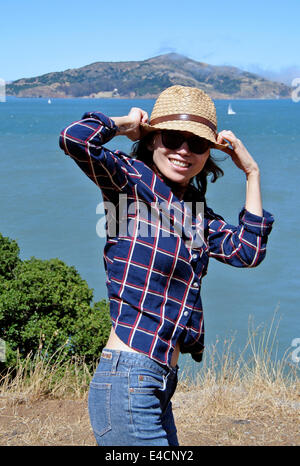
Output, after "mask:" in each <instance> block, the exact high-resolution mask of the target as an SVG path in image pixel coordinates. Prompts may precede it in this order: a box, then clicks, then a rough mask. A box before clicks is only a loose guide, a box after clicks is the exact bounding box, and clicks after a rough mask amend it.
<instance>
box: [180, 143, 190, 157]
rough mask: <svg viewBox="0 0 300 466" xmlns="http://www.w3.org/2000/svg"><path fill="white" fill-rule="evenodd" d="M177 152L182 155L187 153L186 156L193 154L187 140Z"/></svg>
mask: <svg viewBox="0 0 300 466" xmlns="http://www.w3.org/2000/svg"><path fill="white" fill-rule="evenodd" d="M177 152H178V153H180V154H181V155H186V156H187V155H190V154H191V151H190V148H189V145H188V143H187V141H183V143H182V144H181V146H180V147H179V148H178V149H177Z"/></svg>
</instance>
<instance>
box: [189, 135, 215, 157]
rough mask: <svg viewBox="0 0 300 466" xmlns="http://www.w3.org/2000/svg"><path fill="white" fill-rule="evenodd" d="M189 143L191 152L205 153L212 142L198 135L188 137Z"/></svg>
mask: <svg viewBox="0 0 300 466" xmlns="http://www.w3.org/2000/svg"><path fill="white" fill-rule="evenodd" d="M187 142H188V145H189V148H190V151H191V152H194V154H203V153H204V152H206V151H207V149H208V148H209V146H210V143H209V141H208V140H207V139H202V138H199V137H197V136H195V137H193V138H190V139H188V141H187Z"/></svg>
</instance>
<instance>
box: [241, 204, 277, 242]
mask: <svg viewBox="0 0 300 466" xmlns="http://www.w3.org/2000/svg"><path fill="white" fill-rule="evenodd" d="M239 221H240V224H241V225H244V227H245V230H247V231H249V232H250V233H254V234H255V235H258V236H268V235H269V234H270V233H271V231H272V226H273V223H274V217H273V215H272V214H270V213H269V212H267V211H266V210H263V216H262V217H260V216H258V215H255V214H252V213H251V212H249V211H248V210H246V209H245V208H243V209H242V211H241V212H240V215H239Z"/></svg>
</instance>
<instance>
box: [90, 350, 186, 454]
mask: <svg viewBox="0 0 300 466" xmlns="http://www.w3.org/2000/svg"><path fill="white" fill-rule="evenodd" d="M176 385H177V367H176V368H174V369H169V368H167V367H164V366H161V365H160V364H158V363H156V362H155V361H153V360H152V359H150V358H149V357H148V356H145V355H143V354H137V353H132V352H129V351H128V352H127V351H116V350H111V349H104V350H103V352H102V355H101V359H100V363H99V365H98V367H97V370H96V372H95V374H94V377H93V379H92V381H91V384H90V390H89V398H88V405H89V415H90V421H91V425H92V428H93V431H94V435H95V438H96V441H97V444H98V445H101V446H104V445H105V446H117V445H130V446H134V445H151V446H156V445H159V446H162V445H166V446H167V445H178V440H177V434H176V427H175V423H174V418H173V413H172V403H171V401H170V400H171V397H172V396H173V394H174V391H175V389H176Z"/></svg>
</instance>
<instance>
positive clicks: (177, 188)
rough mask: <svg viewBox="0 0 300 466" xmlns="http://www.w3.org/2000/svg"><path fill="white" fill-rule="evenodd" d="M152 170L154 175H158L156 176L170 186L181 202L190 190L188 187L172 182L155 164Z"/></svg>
mask: <svg viewBox="0 0 300 466" xmlns="http://www.w3.org/2000/svg"><path fill="white" fill-rule="evenodd" d="M151 168H152V170H153V171H154V173H156V175H158V176H159V177H160V178H161V179H162V180H163V181H164V183H166V185H168V186H169V187H170V188H171V191H172V193H173V194H175V196H176V197H178V199H179V200H180V201H181V200H182V199H183V197H184V194H185V192H186V190H187V188H188V185H181V184H179V183H175V182H174V181H172V180H170V179H169V178H167V177H166V176H164V175H163V174H162V173H161V172H160V171H159V170H158V168H157V166H156V165H155V164H154V163H153V165H152V166H151Z"/></svg>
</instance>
